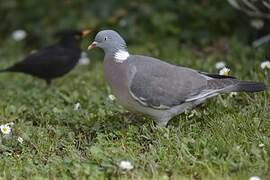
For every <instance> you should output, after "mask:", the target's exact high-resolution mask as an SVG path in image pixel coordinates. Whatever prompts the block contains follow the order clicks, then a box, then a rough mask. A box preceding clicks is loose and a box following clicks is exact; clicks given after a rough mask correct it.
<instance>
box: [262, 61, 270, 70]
mask: <svg viewBox="0 0 270 180" xmlns="http://www.w3.org/2000/svg"><path fill="white" fill-rule="evenodd" d="M261 69H263V70H264V69H270V61H264V62H262V63H261Z"/></svg>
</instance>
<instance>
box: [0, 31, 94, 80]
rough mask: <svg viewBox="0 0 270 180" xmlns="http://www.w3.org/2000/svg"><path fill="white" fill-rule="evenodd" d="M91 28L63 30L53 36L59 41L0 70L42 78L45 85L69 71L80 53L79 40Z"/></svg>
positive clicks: (76, 61)
mask: <svg viewBox="0 0 270 180" xmlns="http://www.w3.org/2000/svg"><path fill="white" fill-rule="evenodd" d="M91 31H92V30H91V29H85V30H82V31H79V30H63V31H60V32H57V33H56V34H55V36H56V37H57V38H59V41H58V42H57V43H56V44H54V45H51V46H48V47H45V48H43V49H40V50H39V51H37V52H35V53H33V54H30V55H29V56H27V57H26V58H25V59H24V60H22V61H21V62H18V63H16V64H14V65H13V66H11V67H8V68H5V69H2V70H0V72H19V73H25V74H29V75H32V76H35V77H38V78H41V79H44V80H45V81H46V83H47V85H50V84H51V81H52V80H53V79H55V78H58V77H61V76H63V75H65V74H66V73H68V72H69V71H71V70H72V69H73V68H74V67H75V66H76V64H77V63H78V61H79V59H80V55H81V48H80V42H81V40H82V38H83V37H85V36H86V35H88V34H89V33H90V32H91Z"/></svg>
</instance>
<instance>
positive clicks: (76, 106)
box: [74, 102, 81, 111]
mask: <svg viewBox="0 0 270 180" xmlns="http://www.w3.org/2000/svg"><path fill="white" fill-rule="evenodd" d="M80 107H81V104H80V103H79V102H78V103H76V104H75V106H74V111H78V110H79V109H80Z"/></svg>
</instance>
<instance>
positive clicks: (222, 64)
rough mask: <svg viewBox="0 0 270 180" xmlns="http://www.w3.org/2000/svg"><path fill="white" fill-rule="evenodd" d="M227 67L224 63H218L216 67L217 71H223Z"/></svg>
mask: <svg viewBox="0 0 270 180" xmlns="http://www.w3.org/2000/svg"><path fill="white" fill-rule="evenodd" d="M225 66H226V64H225V62H223V61H220V62H217V63H216V65H215V67H216V69H222V68H225Z"/></svg>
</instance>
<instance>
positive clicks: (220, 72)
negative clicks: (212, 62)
mask: <svg viewBox="0 0 270 180" xmlns="http://www.w3.org/2000/svg"><path fill="white" fill-rule="evenodd" d="M230 71H231V70H230V69H229V68H226V67H224V68H222V69H221V70H220V71H219V75H223V76H229V72H230Z"/></svg>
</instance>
